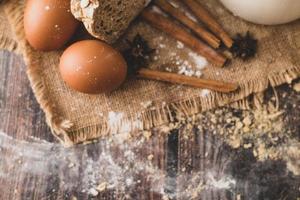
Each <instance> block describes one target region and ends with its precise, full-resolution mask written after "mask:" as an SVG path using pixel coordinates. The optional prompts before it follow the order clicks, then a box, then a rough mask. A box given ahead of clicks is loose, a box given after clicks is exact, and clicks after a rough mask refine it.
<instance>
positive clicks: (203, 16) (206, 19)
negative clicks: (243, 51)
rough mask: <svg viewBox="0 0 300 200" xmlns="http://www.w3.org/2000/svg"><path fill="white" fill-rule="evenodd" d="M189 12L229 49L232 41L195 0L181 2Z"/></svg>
mask: <svg viewBox="0 0 300 200" xmlns="http://www.w3.org/2000/svg"><path fill="white" fill-rule="evenodd" d="M182 1H183V2H184V3H185V4H186V5H187V6H188V7H189V8H190V10H191V11H192V12H193V13H194V14H195V15H196V16H197V17H198V18H199V20H201V21H202V22H203V23H204V24H206V26H207V27H208V28H209V29H210V30H211V31H212V32H213V33H214V34H215V35H216V36H218V37H219V38H220V39H221V40H222V41H223V43H224V44H225V46H226V47H228V48H230V47H231V46H232V44H233V40H232V39H231V38H230V36H229V35H228V34H227V33H226V32H225V31H224V29H223V28H222V27H221V26H220V24H219V23H218V22H217V21H216V20H215V19H214V17H212V16H211V14H210V13H209V12H208V11H207V10H206V9H205V8H204V7H203V6H202V5H201V4H200V3H199V2H197V1H195V0H182Z"/></svg>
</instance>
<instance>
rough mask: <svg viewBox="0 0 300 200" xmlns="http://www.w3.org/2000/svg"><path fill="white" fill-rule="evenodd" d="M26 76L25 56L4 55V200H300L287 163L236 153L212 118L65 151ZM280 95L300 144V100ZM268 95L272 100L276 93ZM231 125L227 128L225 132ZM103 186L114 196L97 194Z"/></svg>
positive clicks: (0, 176) (0, 66) (0, 158)
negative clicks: (164, 132) (162, 132)
mask: <svg viewBox="0 0 300 200" xmlns="http://www.w3.org/2000/svg"><path fill="white" fill-rule="evenodd" d="M25 72H26V67H25V65H24V63H23V61H22V58H21V57H20V56H16V55H13V54H10V53H9V52H5V51H0V119H1V120H0V130H1V131H3V132H5V134H2V133H1V134H0V199H8V200H10V199H14V200H15V199H16V200H18V199H74V200H75V199H80V200H81V199H83V200H84V199H166V197H169V199H191V198H194V199H205V200H206V199H222V200H223V199H238V198H239V197H241V199H295V198H297V197H299V196H300V194H299V187H300V181H299V180H300V177H299V176H298V177H297V176H295V175H293V174H291V173H288V172H287V170H286V163H285V162H284V161H282V160H279V161H272V160H267V161H265V162H259V161H257V159H256V158H255V157H254V156H253V153H252V150H251V149H244V148H239V149H232V148H231V147H230V146H228V145H227V144H226V143H225V142H224V138H223V137H222V136H220V135H218V134H214V133H216V131H219V130H218V129H216V128H212V127H211V126H210V122H209V115H205V114H204V115H203V116H204V118H203V121H202V123H201V124H202V125H203V124H204V126H191V125H189V122H187V123H184V124H182V125H181V126H180V128H179V129H176V130H174V131H172V132H171V133H170V135H160V136H158V134H156V133H155V131H154V132H153V134H152V135H153V136H152V137H151V138H150V139H149V140H147V141H146V140H145V139H144V137H141V138H140V139H139V140H135V141H127V140H122V139H121V140H120V138H119V136H117V137H115V138H114V139H112V140H101V141H97V142H95V143H92V144H89V145H79V146H76V147H74V148H70V149H65V148H63V147H62V146H61V145H60V144H58V143H57V141H56V140H55V138H54V137H53V136H52V135H51V133H50V130H49V128H48V127H47V125H46V123H45V117H44V114H43V112H42V111H41V110H40V108H39V105H38V103H37V102H36V100H35V98H34V95H33V93H32V91H31V89H30V85H29V81H28V79H27V76H26V73H25ZM280 91H283V92H285V91H286V92H285V93H286V94H285V95H283V96H284V97H283V96H281V97H280V99H281V101H280V102H281V103H280V106H281V109H283V110H285V111H286V112H285V114H284V124H285V125H286V126H288V127H289V130H290V131H291V132H292V133H295V134H294V137H295V138H294V139H295V140H296V141H299V140H300V127H299V124H300V116H299V113H300V107H299V105H300V97H299V94H298V93H296V92H295V91H293V90H292V89H291V88H289V87H287V86H284V87H280V88H279V92H280ZM267 94H269V95H270V96H271V95H272V90H270V91H269V92H268V93H267ZM218 110H219V109H217V110H215V111H218ZM236 113H237V115H240V114H241V113H243V111H240V110H237V111H236ZM205 120H206V121H205ZM199 125H200V124H199ZM225 125H226V123H225V122H224V120H223V121H222V120H221V122H220V127H222V126H225ZM101 183H107V184H108V187H111V188H109V189H106V190H104V191H103V192H99V193H97V192H95V190H94V191H92V190H91V189H95V188H96V187H97V185H98V184H101ZM207 185H208V186H209V187H204V186H207ZM275 191H276V192H275ZM92 193H95V194H92Z"/></svg>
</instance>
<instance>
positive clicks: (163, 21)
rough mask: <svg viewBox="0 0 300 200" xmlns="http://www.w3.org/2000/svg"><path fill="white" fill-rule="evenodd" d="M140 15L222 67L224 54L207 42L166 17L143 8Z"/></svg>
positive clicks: (224, 59) (224, 60)
mask: <svg viewBox="0 0 300 200" xmlns="http://www.w3.org/2000/svg"><path fill="white" fill-rule="evenodd" d="M141 16H142V17H143V18H144V19H145V20H146V21H148V22H149V23H150V24H151V25H152V26H154V27H156V28H158V29H160V30H162V31H164V32H166V33H168V34H170V35H171V36H173V37H174V38H175V39H177V40H179V41H181V42H183V43H184V44H186V45H187V46H189V47H190V48H192V49H193V50H194V51H196V52H197V53H199V54H200V55H202V56H204V57H205V58H206V59H207V60H208V61H209V62H211V63H213V64H215V65H216V66H219V67H222V66H223V65H224V64H225V62H226V58H225V57H224V56H222V55H221V54H219V53H218V52H216V51H215V50H214V49H212V48H211V47H210V46H208V45H207V44H205V43H203V42H201V41H200V40H198V39H197V38H196V37H194V36H193V35H191V34H190V33H189V32H187V31H185V30H184V29H183V28H182V27H180V26H179V25H177V24H175V23H174V22H172V21H171V20H170V19H168V18H167V17H164V16H162V15H161V14H158V13H156V12H154V11H149V10H144V11H143V12H142V14H141Z"/></svg>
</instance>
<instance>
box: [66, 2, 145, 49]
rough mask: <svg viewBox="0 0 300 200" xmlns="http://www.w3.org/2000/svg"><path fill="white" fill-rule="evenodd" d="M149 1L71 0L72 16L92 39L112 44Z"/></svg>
mask: <svg viewBox="0 0 300 200" xmlns="http://www.w3.org/2000/svg"><path fill="white" fill-rule="evenodd" d="M148 3H149V0H71V11H72V13H73V15H74V16H75V17H76V18H77V19H78V20H80V21H82V22H83V23H84V25H85V27H86V29H87V30H88V31H89V33H90V34H92V35H93V36H94V37H96V38H98V39H100V40H103V41H105V42H107V43H114V42H115V41H116V40H117V39H118V38H119V37H120V36H121V35H122V34H123V33H124V32H125V30H126V29H127V28H128V26H129V24H130V22H131V21H132V20H133V19H134V18H135V17H136V16H137V15H138V14H139V13H140V12H141V10H142V9H143V8H144V7H145V6H146V5H147V4H148Z"/></svg>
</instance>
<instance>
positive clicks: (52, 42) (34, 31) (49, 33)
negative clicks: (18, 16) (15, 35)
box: [24, 0, 79, 51]
mask: <svg viewBox="0 0 300 200" xmlns="http://www.w3.org/2000/svg"><path fill="white" fill-rule="evenodd" d="M78 24H79V22H78V21H77V20H76V19H75V18H74V17H73V15H72V13H71V11H70V0H28V1H27V2H26V8H25V13H24V30H25V35H26V39H27V41H28V42H29V44H30V45H31V46H32V47H33V48H34V49H36V50H42V51H51V50H57V49H60V48H61V47H62V46H63V45H64V44H66V42H67V41H68V40H69V39H70V38H71V37H72V35H73V34H74V32H75V30H76V28H77V26H78Z"/></svg>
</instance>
